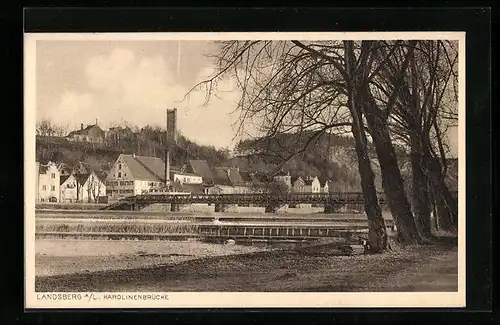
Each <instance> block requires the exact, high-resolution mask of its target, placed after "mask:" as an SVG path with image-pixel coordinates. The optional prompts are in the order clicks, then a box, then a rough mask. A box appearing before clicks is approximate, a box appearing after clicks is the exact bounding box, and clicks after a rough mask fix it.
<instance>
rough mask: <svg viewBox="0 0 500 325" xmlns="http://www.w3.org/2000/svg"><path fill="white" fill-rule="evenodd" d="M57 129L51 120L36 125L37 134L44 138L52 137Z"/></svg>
mask: <svg viewBox="0 0 500 325" xmlns="http://www.w3.org/2000/svg"><path fill="white" fill-rule="evenodd" d="M54 133H55V127H54V125H53V124H52V122H50V121H49V120H42V121H40V122H38V123H37V125H36V134H37V135H40V136H43V137H50V136H52V135H54Z"/></svg>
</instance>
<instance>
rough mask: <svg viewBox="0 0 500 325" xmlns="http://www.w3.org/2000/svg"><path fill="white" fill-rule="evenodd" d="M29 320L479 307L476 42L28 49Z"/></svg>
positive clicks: (430, 36) (316, 39) (254, 39)
mask: <svg viewBox="0 0 500 325" xmlns="http://www.w3.org/2000/svg"><path fill="white" fill-rule="evenodd" d="M24 42H25V44H24V46H25V70H24V74H25V90H24V91H25V108H24V110H25V130H24V132H25V179H26V183H25V184H26V185H25V186H26V187H25V204H26V211H25V238H26V239H25V254H26V267H25V275H26V302H27V306H28V307H30V306H31V307H36V308H79V307H82V308H101V307H102V308H108V307H113V308H115V307H120V308H122V307H134V308H137V307H150V308H151V307H162V308H168V307H172V308H173V307H175V308H179V307H180V308H185V307H280V306H285V307H405V306H406V307H408V306H410V307H411V306H418V307H427V306H430V307H436V306H439V307H463V306H465V210H464V209H465V183H464V182H465V125H464V117H465V44H464V42H465V33H462V32H446V33H445V32H411V33H410V32H407V33H403V32H391V33H380V32H365V33H323V32H321V33H285V32H283V33H116V34H106V33H101V34H100V33H72V34H57V33H32V34H30V33H27V34H25V38H24Z"/></svg>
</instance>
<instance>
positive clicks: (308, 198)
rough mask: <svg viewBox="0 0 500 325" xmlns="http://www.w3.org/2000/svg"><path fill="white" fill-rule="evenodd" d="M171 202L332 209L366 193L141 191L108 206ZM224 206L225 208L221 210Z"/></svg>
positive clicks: (271, 209) (358, 201)
mask: <svg viewBox="0 0 500 325" xmlns="http://www.w3.org/2000/svg"><path fill="white" fill-rule="evenodd" d="M377 196H378V201H379V203H380V204H385V203H386V200H385V194H384V193H378V194H377ZM158 203H161V204H171V205H172V211H178V206H179V205H187V204H214V205H215V206H216V210H217V206H228V205H250V204H251V205H257V206H265V207H266V208H268V209H266V211H268V212H275V211H276V208H278V207H280V206H283V205H285V204H315V205H323V206H325V210H329V209H328V208H329V207H331V209H330V210H331V211H333V210H334V209H333V206H335V205H337V206H338V205H345V204H363V193H358V192H338V193H290V194H268V193H251V194H250V193H249V194H167V193H164V194H142V195H135V196H130V197H127V198H124V199H122V200H121V201H118V202H117V203H114V204H112V205H109V206H108V207H106V208H105V210H141V209H143V208H145V207H146V206H149V205H151V204H158ZM222 210H224V209H223V208H222V209H220V210H219V211H222Z"/></svg>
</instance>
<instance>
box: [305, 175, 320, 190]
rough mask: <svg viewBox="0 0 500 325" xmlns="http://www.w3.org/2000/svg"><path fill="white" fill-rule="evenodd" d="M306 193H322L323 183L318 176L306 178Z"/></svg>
mask: <svg viewBox="0 0 500 325" xmlns="http://www.w3.org/2000/svg"><path fill="white" fill-rule="evenodd" d="M304 184H305V186H304V193H320V192H321V184H320V182H319V179H318V177H307V178H306V179H305V180H304Z"/></svg>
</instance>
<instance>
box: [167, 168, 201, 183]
mask: <svg viewBox="0 0 500 325" xmlns="http://www.w3.org/2000/svg"><path fill="white" fill-rule="evenodd" d="M170 179H171V180H173V181H174V182H179V183H181V184H202V183H203V179H202V177H201V176H200V175H197V174H193V173H186V172H183V171H171V172H170Z"/></svg>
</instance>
